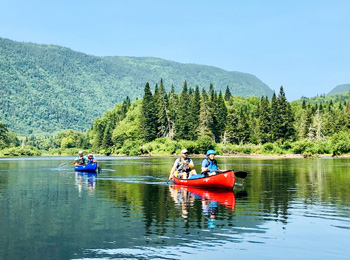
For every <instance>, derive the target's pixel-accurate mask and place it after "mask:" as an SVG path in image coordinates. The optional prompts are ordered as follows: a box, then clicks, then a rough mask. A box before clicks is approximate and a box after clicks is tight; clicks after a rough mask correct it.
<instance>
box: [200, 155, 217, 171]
mask: <svg viewBox="0 0 350 260" xmlns="http://www.w3.org/2000/svg"><path fill="white" fill-rule="evenodd" d="M202 167H208V168H209V171H210V172H216V171H217V170H218V168H219V167H218V163H217V161H216V160H215V159H214V160H209V159H208V158H205V159H204V160H203V161H202Z"/></svg>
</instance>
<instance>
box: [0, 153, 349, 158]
mask: <svg viewBox="0 0 350 260" xmlns="http://www.w3.org/2000/svg"><path fill="white" fill-rule="evenodd" d="M54 156H60V157H67V156H69V157H70V156H76V155H75V154H45V153H44V154H41V155H40V156H30V155H20V156H0V158H9V157H11V158H13V157H14V158H20V157H54ZM95 156H106V157H179V156H181V154H141V155H125V154H110V155H106V154H95ZM189 157H191V158H204V157H206V155H205V154H189ZM216 157H217V158H251V159H316V158H324V159H340V158H344V159H345V158H350V154H342V155H331V154H315V155H306V154H280V155H278V154H269V155H265V154H244V153H237V154H223V155H216Z"/></svg>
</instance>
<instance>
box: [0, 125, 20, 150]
mask: <svg viewBox="0 0 350 260" xmlns="http://www.w3.org/2000/svg"><path fill="white" fill-rule="evenodd" d="M19 144H20V141H19V139H18V138H17V135H16V134H15V133H12V132H9V131H8V129H7V125H6V124H4V123H2V122H0V149H4V148H8V147H12V146H18V145H19Z"/></svg>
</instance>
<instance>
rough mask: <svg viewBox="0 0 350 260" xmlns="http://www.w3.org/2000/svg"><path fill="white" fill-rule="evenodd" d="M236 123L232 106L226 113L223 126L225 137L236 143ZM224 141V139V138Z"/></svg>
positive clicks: (235, 115) (236, 117)
mask: <svg viewBox="0 0 350 260" xmlns="http://www.w3.org/2000/svg"><path fill="white" fill-rule="evenodd" d="M237 125H238V116H237V114H236V111H235V110H234V108H231V109H229V111H228V113H227V120H226V127H225V133H226V135H225V139H226V140H227V141H229V142H230V143H237V136H236V134H237ZM224 142H225V140H224Z"/></svg>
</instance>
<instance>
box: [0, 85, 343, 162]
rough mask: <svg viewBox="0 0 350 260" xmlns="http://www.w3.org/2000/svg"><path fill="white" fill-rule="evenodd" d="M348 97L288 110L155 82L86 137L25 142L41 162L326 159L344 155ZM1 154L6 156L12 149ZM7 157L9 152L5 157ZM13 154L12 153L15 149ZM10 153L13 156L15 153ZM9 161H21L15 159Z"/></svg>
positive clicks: (279, 98)
mask: <svg viewBox="0 0 350 260" xmlns="http://www.w3.org/2000/svg"><path fill="white" fill-rule="evenodd" d="M349 104H350V93H344V94H335V95H327V96H326V95H322V96H317V97H314V98H302V99H301V100H298V101H294V102H288V101H287V99H286V96H285V93H284V90H283V87H281V88H280V91H279V93H278V94H277V95H276V94H273V95H272V98H271V99H269V98H268V97H267V96H264V95H263V96H262V97H261V98H257V97H254V96H252V97H247V98H245V97H239V96H233V95H232V93H231V92H230V89H229V88H226V90H225V91H224V92H221V91H219V93H218V92H217V91H216V90H215V89H214V86H213V85H212V84H211V85H210V86H209V89H208V91H206V89H204V88H202V89H200V88H199V86H195V87H192V86H188V84H187V82H186V81H185V82H184V83H183V88H182V91H181V93H179V94H176V93H175V91H174V88H173V87H171V89H170V91H169V92H167V91H166V88H165V87H164V84H163V81H162V80H161V81H160V83H159V84H158V83H156V84H155V86H154V87H152V88H151V86H150V84H149V83H146V84H145V86H144V95H143V98H142V99H139V100H136V101H133V102H131V101H130V99H129V97H126V98H125V99H124V101H123V102H121V103H117V104H116V105H115V107H114V108H113V109H111V110H108V111H106V112H105V113H104V114H103V115H102V116H101V117H100V118H96V119H95V121H94V123H93V124H92V125H91V126H90V128H89V130H88V131H87V132H78V131H74V130H64V131H61V132H60V133H59V134H57V135H55V136H51V137H49V136H47V137H37V136H34V135H32V136H30V137H27V138H26V139H23V140H22V142H21V149H24V148H25V147H30V148H31V149H32V150H33V149H37V150H40V151H45V153H49V154H74V153H76V152H77V151H78V150H79V149H83V150H86V151H93V152H94V153H99V154H125V155H141V154H157V155H160V154H178V153H179V152H180V150H181V149H183V148H187V149H188V150H189V151H190V152H191V153H195V154H200V153H205V151H206V150H207V149H209V148H214V149H216V150H217V153H218V154H237V153H244V154H252V153H256V154H305V155H313V154H332V155H340V154H347V153H350V105H349ZM14 146H15V145H14V144H12V148H7V149H4V150H2V151H1V152H0V154H2V155H11V153H13V152H14V151H15V150H16V148H14ZM10 149H12V150H10ZM17 150H18V149H17ZM17 150H16V151H17ZM17 153H21V152H18V151H17Z"/></svg>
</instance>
